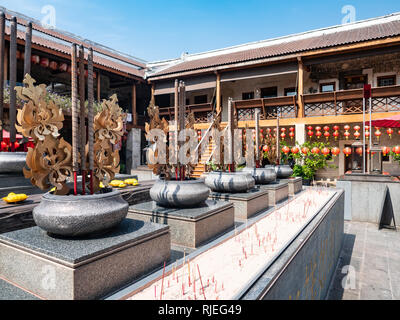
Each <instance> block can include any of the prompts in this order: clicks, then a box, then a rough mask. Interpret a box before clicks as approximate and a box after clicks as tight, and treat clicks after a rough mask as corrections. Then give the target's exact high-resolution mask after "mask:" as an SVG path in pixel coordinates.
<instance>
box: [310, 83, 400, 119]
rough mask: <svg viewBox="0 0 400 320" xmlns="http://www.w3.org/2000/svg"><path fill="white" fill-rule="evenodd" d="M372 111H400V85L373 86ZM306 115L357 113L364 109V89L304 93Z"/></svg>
mask: <svg viewBox="0 0 400 320" xmlns="http://www.w3.org/2000/svg"><path fill="white" fill-rule="evenodd" d="M371 96H372V99H371V100H372V112H393V111H400V86H388V87H377V88H372V95H371ZM303 103H304V115H305V116H306V117H317V116H332V115H345V114H357V113H362V111H363V89H353V90H344V91H334V92H325V93H315V94H305V95H303Z"/></svg>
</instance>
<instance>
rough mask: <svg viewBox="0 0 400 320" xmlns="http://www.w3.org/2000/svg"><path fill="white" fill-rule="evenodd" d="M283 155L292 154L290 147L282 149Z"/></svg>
mask: <svg viewBox="0 0 400 320" xmlns="http://www.w3.org/2000/svg"><path fill="white" fill-rule="evenodd" d="M282 151H283V153H285V154H288V153H289V152H290V148H289V147H288V146H284V147H283V148H282Z"/></svg>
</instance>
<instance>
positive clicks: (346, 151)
mask: <svg viewBox="0 0 400 320" xmlns="http://www.w3.org/2000/svg"><path fill="white" fill-rule="evenodd" d="M343 153H344V154H345V155H346V157H348V156H349V155H351V148H350V147H346V148H344V149H343Z"/></svg>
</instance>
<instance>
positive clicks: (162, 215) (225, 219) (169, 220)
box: [128, 200, 234, 248]
mask: <svg viewBox="0 0 400 320" xmlns="http://www.w3.org/2000/svg"><path fill="white" fill-rule="evenodd" d="M128 217H130V218H133V219H138V220H142V221H150V222H156V223H161V224H167V225H169V227H170V230H171V242H172V243H173V244H177V245H181V246H185V247H190V248H197V247H198V246H200V245H201V244H202V243H204V242H206V241H208V240H210V239H212V238H214V237H216V236H217V235H219V234H221V233H222V232H224V231H226V230H228V229H230V228H233V226H234V209H233V204H231V203H229V202H226V201H214V200H206V201H205V203H204V204H202V205H199V206H197V207H195V208H184V209H176V208H164V207H160V206H158V205H157V204H156V203H155V202H154V201H150V202H144V203H140V204H137V205H134V206H131V207H129V211H128Z"/></svg>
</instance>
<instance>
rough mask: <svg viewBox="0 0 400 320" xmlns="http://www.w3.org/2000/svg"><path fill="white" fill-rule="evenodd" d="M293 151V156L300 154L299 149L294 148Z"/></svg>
mask: <svg viewBox="0 0 400 320" xmlns="http://www.w3.org/2000/svg"><path fill="white" fill-rule="evenodd" d="M291 151H292V153H293V154H298V153H299V152H300V149H299V148H298V147H293V148H292V150H291Z"/></svg>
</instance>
